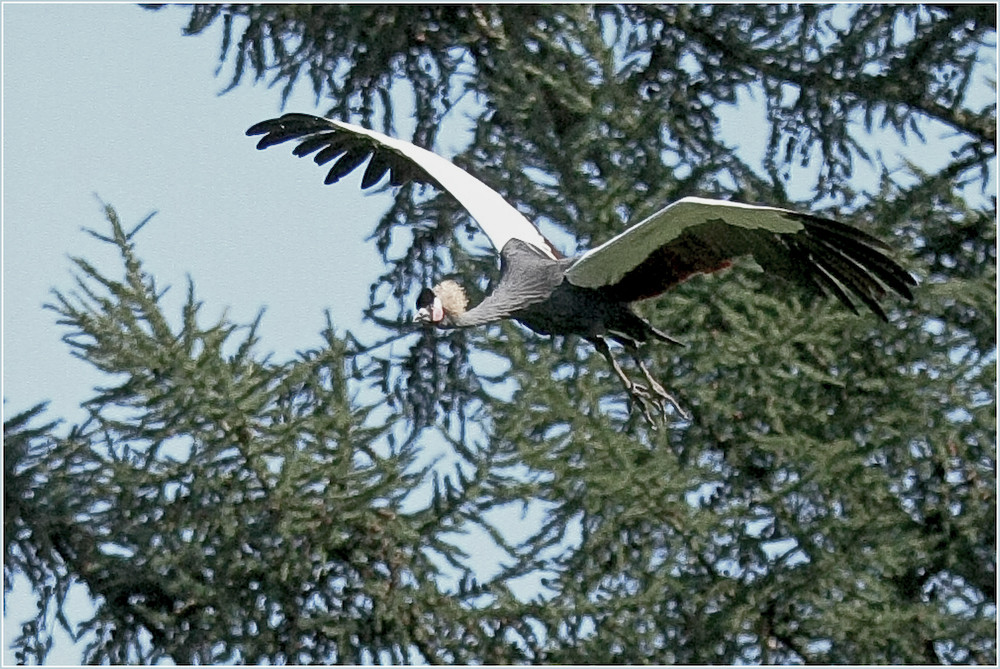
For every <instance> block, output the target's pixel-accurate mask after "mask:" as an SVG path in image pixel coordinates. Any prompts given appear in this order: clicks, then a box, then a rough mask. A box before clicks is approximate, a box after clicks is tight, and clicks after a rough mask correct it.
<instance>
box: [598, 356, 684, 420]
mask: <svg viewBox="0 0 1000 669" xmlns="http://www.w3.org/2000/svg"><path fill="white" fill-rule="evenodd" d="M590 341H591V342H592V343H593V344H594V347H595V348H596V349H597V350H598V351H599V352H600V353H601V355H603V356H604V357H605V359H606V360H607V361H608V362H609V363H611V368H612V369H613V370H615V374H617V375H618V378H619V379H621V382H622V385H623V386H625V391H626V392H627V393H628V394H629V399H630V400H631V401H630V405H632V406H634V405H636V404H638V405H639V407H640V408H641V409H642V414H643V415H644V416H645V417H646V420H647V421H649V424H650V425H654V426H655V425H656V422H655V421H654V420H653V415H652V414H651V413H650V408H651V407H650V404H652V405H653V407H655V408H656V409H657V410H658V412H659V413H661V414H662V413H665V412H666V411H665V409H666V407H665V406H664V405H663V401H662V400H661V399H655V398H653V397H651V396H650V394H649V392H648V390H647V389H646V386H644V385H641V384H639V383H636V382H634V381H632V379H630V378H628V376H626V375H625V372H624V371H623V370H622V368H621V365H619V364H618V361H617V360H615V356H613V355H612V354H611V348H610V347H609V346H608V342H607V341H605V339H604V338H603V337H594V338H593V339H591V340H590ZM643 371H646V370H645V368H643ZM646 377H647V378H649V379H650V381H652V378H650V377H649V372H646ZM653 383H656V382H655V381H653ZM657 385H659V384H657ZM660 391H661V392H658V393H657V394H658V395H661V396H662V395H666V393H665V392H662V391H663V389H662V388H660ZM667 397H670V396H669V395H667ZM671 399H672V398H671ZM675 406H676V404H675Z"/></svg>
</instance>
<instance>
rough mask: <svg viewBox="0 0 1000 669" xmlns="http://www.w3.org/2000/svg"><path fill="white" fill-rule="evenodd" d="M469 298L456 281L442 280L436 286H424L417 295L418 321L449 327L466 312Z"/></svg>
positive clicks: (415, 318)
mask: <svg viewBox="0 0 1000 669" xmlns="http://www.w3.org/2000/svg"><path fill="white" fill-rule="evenodd" d="M468 304H469V298H468V297H466V296H465V290H464V289H463V288H462V287H461V286H460V285H458V284H457V283H455V282H454V281H451V280H448V281H442V282H441V283H439V284H438V285H436V286H434V288H424V289H423V290H422V291H420V295H418V296H417V314H416V316H414V317H413V320H414V321H416V322H417V323H425V324H427V325H437V326H439V327H449V326H450V325H451V324H452V323H453V321H454V319H455V318H457V317H458V316H461V315H462V314H463V313H465V308H466V307H467V306H468Z"/></svg>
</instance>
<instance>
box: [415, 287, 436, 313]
mask: <svg viewBox="0 0 1000 669" xmlns="http://www.w3.org/2000/svg"><path fill="white" fill-rule="evenodd" d="M432 304H434V291H433V290H431V289H430V288H424V289H423V290H421V291H420V294H419V295H417V309H426V308H427V307H429V306H431V305H432Z"/></svg>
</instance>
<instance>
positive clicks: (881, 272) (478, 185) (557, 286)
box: [247, 114, 916, 422]
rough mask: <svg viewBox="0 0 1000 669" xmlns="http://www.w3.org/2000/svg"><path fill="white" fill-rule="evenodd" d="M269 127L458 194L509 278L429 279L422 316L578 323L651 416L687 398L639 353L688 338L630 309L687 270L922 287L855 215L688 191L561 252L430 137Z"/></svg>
mask: <svg viewBox="0 0 1000 669" xmlns="http://www.w3.org/2000/svg"><path fill="white" fill-rule="evenodd" d="M247 134H248V135H263V137H262V138H261V139H260V141H259V143H258V145H257V147H258V148H261V149H263V148H267V147H269V146H273V145H275V144H279V143H282V142H285V141H289V140H300V142H299V144H298V145H297V146H296V148H295V150H294V153H295V154H296V155H299V156H306V155H312V154H315V156H314V159H315V161H316V163H317V164H320V165H323V164H326V163H331V162H332V163H333V164H332V166H331V167H330V170H329V173H328V175H327V179H326V182H327V183H333V182H335V181H337V180H339V179H340V178H341V177H343V176H345V175H346V174H348V173H350V172H351V171H353V170H354V169H356V168H357V167H359V166H360V165H362V164H363V163H364V162H365V161H366V160H367V158H368V156H369V155H370V156H372V158H371V161H370V162H369V165H368V167H367V168H366V169H365V173H364V176H363V178H362V187H363V188H367V187H370V186H373V185H375V184H376V183H378V182H379V181H380V180H381V179H382V178H383V177H385V176H386V175H388V177H389V181H390V183H391V184H393V185H400V184H402V183H405V182H406V181H410V180H413V181H419V182H423V183H427V184H430V185H432V186H434V187H436V188H440V189H442V190H444V191H446V192H448V193H450V194H451V195H452V196H454V197H455V198H456V199H457V200H458V201H459V203H461V204H462V205H463V206H464V207H465V208H466V210H467V211H468V212H469V214H470V215H471V216H472V217H473V218H474V219H475V220H476V222H477V223H479V225H480V227H481V228H482V229H483V231H484V232H485V233H486V235H487V237H489V239H490V241H491V242H492V243H493V245H494V247H495V248H496V249H497V250H498V251H499V252H500V261H501V268H500V278H499V280H498V281H497V284H496V286H495V287H494V289H493V291H492V292H491V293H490V294H489V295H487V296H486V298H484V299H483V300H482V302H480V303H479V304H478V305H476V306H475V307H473V308H472V309H468V310H466V305H467V303H468V300H467V299H466V297H465V294H464V291H463V290H462V289H461V287H459V286H458V285H457V284H455V283H454V282H448V281H445V282H442V283H441V284H438V285H437V286H435V287H434V289H433V290H429V289H425V290H424V291H422V292H421V294H420V297H419V298H418V302H417V306H418V311H417V317H416V320H418V321H420V322H423V323H427V324H433V325H437V326H438V327H473V326H476V325H483V324H486V323H492V322H496V321H498V320H502V319H506V318H513V319H515V320H517V321H519V322H520V323H522V324H524V325H525V326H527V327H528V328H530V329H532V330H534V331H535V332H538V333H541V334H547V335H579V336H581V337H584V338H586V339H587V340H588V341H590V342H591V343H593V344H594V346H595V347H596V348H597V350H598V351H599V352H600V353H601V354H602V355H603V356H604V357H605V358H607V360H608V362H609V363H610V364H611V367H612V369H613V370H614V371H615V373H616V374H617V375H618V377H619V379H620V380H621V382H622V384H623V385H624V387H625V389H626V390H627V392H628V393H629V397H630V399H631V400H632V401H633V403H634V404H637V405H639V406H640V407H641V409H642V411H643V413H644V415H645V416H646V418H647V419H649V420H650V421H651V422H652V420H653V418H652V412H653V411H654V410H657V411H660V412H663V411H665V408H666V405H667V404H668V403H669V404H671V405H673V406H674V407H675V409H676V410H677V411H678V413H680V414H681V415H682V416H686V414H685V412H684V411H683V410H682V409H681V407H680V405H679V404H678V403H677V402H676V401H675V399H674V398H673V397H672V396H671V395H670V394H669V393H667V392H666V391H665V390H664V389H663V387H662V386H661V385H660V384H659V383H658V382H657V381H656V380H655V379H654V378H653V377H652V375H651V374H650V373H649V370H648V369H647V368H646V366H645V364H644V363H643V361H642V359H641V358H640V356H639V353H638V346H639V344H641V343H644V342H647V341H650V340H652V339H657V340H660V341H664V342H669V343H673V344H678V343H679V342H677V341H676V340H674V339H672V338H671V337H669V336H668V335H667V334H665V333H663V332H661V331H660V330H658V329H656V328H655V327H653V326H652V325H651V324H649V323H648V322H646V321H645V320H644V319H642V318H640V317H639V316H637V315H636V314H635V312H634V311H632V308H631V306H630V304H631V303H632V302H635V301H637V300H641V299H646V298H649V297H654V296H656V295H659V294H661V293H663V292H664V291H666V290H669V289H670V288H672V287H674V286H676V285H677V284H679V283H681V282H683V281H685V280H686V279H687V278H688V277H690V276H692V275H694V274H698V273H707V272H714V271H717V270H719V269H722V268H724V267H728V266H729V265H730V264H731V263H732V260H733V259H735V258H737V257H739V256H743V255H751V256H753V258H754V259H755V260H756V261H757V262H758V263H759V264H760V265H761V267H763V269H764V270H765V271H766V272H769V273H772V274H775V275H780V276H783V277H785V278H787V279H790V280H792V281H795V282H797V283H799V284H800V285H802V286H804V287H806V288H808V289H811V290H812V291H814V292H817V293H820V294H830V295H833V296H834V297H836V298H837V299H839V300H840V301H841V302H842V303H843V304H844V305H845V306H847V307H848V308H849V309H851V310H852V311H854V312H855V313H857V308H856V306H855V303H854V300H855V299H856V300H860V301H861V302H862V303H863V304H864V305H865V306H867V307H868V308H869V309H871V310H872V311H873V312H874V313H875V314H876V315H878V316H879V317H880V318H882V319H883V320H885V319H887V315H886V313H885V311H884V310H883V309H882V307H881V306H880V304H879V300H880V299H881V298H883V297H884V296H885V295H886V293H887V292H888V291H893V292H896V293H898V294H899V295H901V296H903V297H905V298H907V299H912V293H911V291H910V286H913V285H915V284H916V282H915V281H914V280H913V277H911V276H910V275H909V274H908V273H907V272H906V271H905V270H904V269H903V268H902V267H900V266H899V265H898V264H897V263H896V262H895V261H893V260H892V259H891V258H890V257H889V256H888V255H886V253H885V252H886V251H887V250H888V247H886V246H885V244H883V243H882V242H880V241H879V240H877V239H875V238H874V237H872V236H870V235H868V234H866V233H864V232H862V231H860V230H858V229H856V228H853V227H851V226H848V225H845V224H843V223H839V222H837V221H832V220H828V219H823V218H820V217H817V216H813V215H810V214H804V213H799V212H795V211H791V210H787V209H780V208H776V207H767V206H758V205H748V204H743V203H739V202H724V201H719V200H706V199H703V198H697V197H688V198H684V199H682V200H678V201H677V202H675V203H673V204H671V205H668V206H667V207H664V208H663V209H661V210H660V211H658V212H656V213H654V214H653V215H652V216H650V217H649V218H647V219H645V220H643V221H641V222H639V223H637V224H636V225H633V226H632V227H630V228H628V229H627V230H625V231H624V232H622V233H621V234H619V235H617V236H616V237H614V238H612V239H610V240H609V241H607V242H605V243H604V244H601V245H600V246H598V247H596V248H594V249H591V250H590V251H588V252H587V253H584V254H583V255H581V256H580V257H578V258H564V257H562V255H561V254H560V253H559V252H558V251H557V250H556V248H555V247H554V246H553V245H552V244H551V242H549V240H547V239H545V237H544V236H542V234H541V233H540V232H539V231H538V229H537V228H536V227H535V226H534V225H533V224H532V223H531V222H530V221H528V220H527V219H525V218H524V216H522V215H521V214H520V212H518V211H517V210H516V209H515V208H514V207H512V206H511V205H510V204H509V203H507V202H506V201H504V199H503V198H502V197H501V196H500V195H499V194H498V193H496V192H495V191H493V190H492V189H490V188H489V187H488V186H486V185H485V184H483V183H482V182H480V181H479V180H477V179H475V178H474V177H472V176H471V175H469V174H468V173H467V172H465V171H464V170H462V169H461V168H459V167H457V166H455V165H454V164H452V163H450V162H449V161H447V160H446V159H444V158H442V157H441V156H438V155H436V154H434V153H431V152H430V151H427V150H426V149H422V148H420V147H418V146H415V145H413V144H410V143H409V142H405V141H402V140H398V139H394V138H392V137H388V136H386V135H383V134H381V133H377V132H374V131H372V130H368V129H366V128H362V127H360V126H355V125H351V124H348V123H343V122H341V121H333V120H330V119H325V118H321V117H317V116H311V115H308V114H285V115H284V116H282V117H280V118H276V119H271V120H268V121H263V122H261V123H258V124H256V125H254V126H253V127H251V128H250V129H249V130H248V131H247ZM609 339H610V340H613V341H616V342H618V343H619V344H621V345H622V346H623V347H624V348H625V350H626V351H627V352H628V353H629V354H630V356H631V357H632V358H633V360H634V361H635V363H636V365H637V366H638V367H639V369H640V370H641V371H642V373H643V376H644V378H645V384H642V383H637V382H635V381H632V380H631V379H629V377H628V376H627V375H626V374H625V373H624V371H623V370H622V369H621V367H620V366H619V364H618V362H617V361H616V360H615V358H614V356H613V355H612V354H611V350H610V347H609V346H608V340H609Z"/></svg>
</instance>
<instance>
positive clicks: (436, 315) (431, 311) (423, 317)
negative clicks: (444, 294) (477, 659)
mask: <svg viewBox="0 0 1000 669" xmlns="http://www.w3.org/2000/svg"><path fill="white" fill-rule="evenodd" d="M442 320H444V306H443V305H442V304H441V298H440V297H435V298H434V303H433V304H431V305H430V306H429V307H423V308H421V309H418V310H417V313H416V315H415V316H414V317H413V322H414V323H425V324H427V325H432V324H434V323H440V322H441V321H442Z"/></svg>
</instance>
